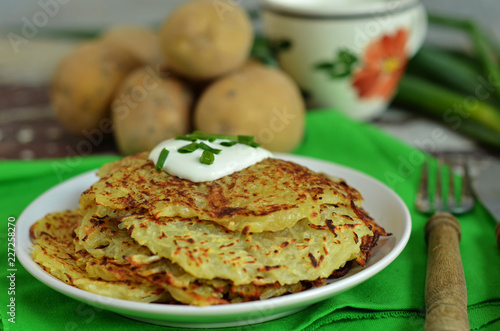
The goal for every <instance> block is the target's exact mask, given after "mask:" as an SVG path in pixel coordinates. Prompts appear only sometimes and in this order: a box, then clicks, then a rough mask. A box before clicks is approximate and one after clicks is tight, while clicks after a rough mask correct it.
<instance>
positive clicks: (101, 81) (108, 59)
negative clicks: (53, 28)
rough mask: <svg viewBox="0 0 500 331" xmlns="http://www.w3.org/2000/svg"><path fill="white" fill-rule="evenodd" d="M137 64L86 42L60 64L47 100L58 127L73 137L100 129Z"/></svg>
mask: <svg viewBox="0 0 500 331" xmlns="http://www.w3.org/2000/svg"><path fill="white" fill-rule="evenodd" d="M139 64H140V63H139V62H138V61H137V59H136V58H135V57H134V56H132V55H131V54H130V53H128V52H125V51H123V50H122V49H121V48H117V47H115V46H113V45H110V44H106V43H103V42H99V41H89V42H85V43H82V44H81V45H79V46H78V47H77V48H76V49H75V50H74V51H73V52H72V53H70V54H69V55H68V56H67V57H66V58H64V59H63V60H62V61H61V63H60V64H59V66H58V68H57V69H56V72H55V74H54V77H53V78H52V86H51V90H50V97H51V103H52V107H53V109H54V112H55V115H56V117H57V118H58V119H59V121H60V123H61V124H62V125H63V126H64V127H66V128H67V129H69V130H70V131H72V132H73V133H75V134H79V135H84V134H85V132H86V131H90V130H93V129H99V126H100V124H101V123H100V122H101V120H103V119H104V118H106V117H107V116H109V110H110V105H111V101H112V99H113V94H114V92H115V91H116V88H117V87H118V85H119V84H120V82H121V81H122V80H123V79H124V78H125V77H126V75H127V74H128V73H129V72H130V71H131V70H133V69H134V68H135V67H137V66H138V65H139Z"/></svg>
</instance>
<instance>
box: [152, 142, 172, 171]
mask: <svg viewBox="0 0 500 331" xmlns="http://www.w3.org/2000/svg"><path fill="white" fill-rule="evenodd" d="M168 153H169V151H168V149H166V148H164V149H162V150H161V152H160V156H159V157H158V162H156V166H155V170H156V171H160V170H161V168H163V165H164V164H165V161H166V160H167V156H168Z"/></svg>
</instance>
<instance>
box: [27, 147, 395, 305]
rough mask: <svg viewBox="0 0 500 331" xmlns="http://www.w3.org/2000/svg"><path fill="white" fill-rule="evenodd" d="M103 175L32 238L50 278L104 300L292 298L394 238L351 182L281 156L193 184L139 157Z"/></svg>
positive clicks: (193, 301) (189, 301) (202, 302)
mask: <svg viewBox="0 0 500 331" xmlns="http://www.w3.org/2000/svg"><path fill="white" fill-rule="evenodd" d="M98 175H99V176H100V177H101V178H100V180H99V181H98V182H96V183H95V184H93V185H92V186H91V187H90V188H89V189H87V190H86V191H85V192H83V193H82V195H81V198H80V206H79V208H78V209H76V210H73V211H64V212H57V213H52V214H49V215H47V216H46V217H45V218H43V219H41V220H39V221H38V222H37V223H35V224H34V225H33V226H32V228H31V237H32V238H33V241H34V242H35V247H34V250H33V259H34V261H36V262H37V263H38V264H40V265H41V266H42V267H43V268H44V269H45V270H46V271H47V272H49V273H50V274H52V275H53V276H55V277H57V278H59V279H61V280H62V281H64V282H66V283H67V284H69V285H72V286H75V287H78V288H81V289H83V290H86V291H89V292H93V293H97V294H101V295H105V296H111V297H115V298H120V299H126V300H133V301H141V302H164V303H178V304H190V305H198V306H206V305H214V304H229V303H236V302H245V301H251V300H262V299H267V298H270V297H273V296H279V295H285V294H289V293H296V292H299V291H302V290H304V289H307V288H310V287H314V286H321V285H323V284H325V281H326V280H327V279H328V278H332V277H339V276H342V275H344V274H345V273H346V272H348V270H349V268H350V265H351V263H352V262H355V263H358V264H360V265H362V266H363V265H364V264H365V263H366V260H367V259H368V257H369V255H370V252H371V250H372V249H373V247H374V246H375V245H376V243H377V240H378V238H379V236H383V235H388V234H387V233H386V231H385V230H384V229H383V228H382V227H380V226H379V225H377V223H376V222H375V221H374V220H373V219H372V218H371V217H370V216H369V215H368V214H367V213H366V212H365V211H364V210H363V209H362V208H361V202H362V196H361V194H360V193H359V192H358V191H357V190H356V189H354V188H352V187H350V186H349V185H348V184H347V183H346V182H345V181H343V180H341V179H338V178H335V177H330V176H327V175H325V174H321V173H316V172H313V171H311V170H309V169H307V168H305V167H303V166H300V165H298V164H295V163H293V162H288V161H283V160H279V159H274V158H267V159H264V160H263V161H261V162H258V163H256V164H254V165H251V166H249V167H248V168H246V169H244V170H241V171H238V172H235V173H233V174H231V175H228V176H225V177H222V178H220V179H217V180H213V181H207V182H192V181H189V180H185V179H181V178H178V177H175V176H171V175H169V174H168V173H166V172H164V171H156V170H155V165H154V163H153V162H152V161H150V160H149V159H148V157H147V153H141V154H137V155H134V156H129V157H125V158H123V159H122V160H119V161H116V162H113V163H109V164H106V165H104V166H103V167H102V168H101V169H100V170H99V172H98Z"/></svg>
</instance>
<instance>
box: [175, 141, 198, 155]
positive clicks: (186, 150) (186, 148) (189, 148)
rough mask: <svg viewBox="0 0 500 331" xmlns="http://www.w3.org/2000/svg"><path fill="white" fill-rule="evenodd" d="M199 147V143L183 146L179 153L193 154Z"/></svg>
mask: <svg viewBox="0 0 500 331" xmlns="http://www.w3.org/2000/svg"><path fill="white" fill-rule="evenodd" d="M198 147H199V145H198V143H194V142H193V143H191V144H188V145H185V146H182V147H181V148H179V149H178V150H177V152H179V153H181V154H187V153H192V152H194V151H195V150H197V149H198Z"/></svg>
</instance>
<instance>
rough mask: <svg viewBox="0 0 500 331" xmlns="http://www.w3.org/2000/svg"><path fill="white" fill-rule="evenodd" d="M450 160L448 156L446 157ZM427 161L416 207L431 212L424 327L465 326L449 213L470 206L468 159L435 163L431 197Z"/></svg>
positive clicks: (455, 230) (456, 226) (456, 233)
mask: <svg viewBox="0 0 500 331" xmlns="http://www.w3.org/2000/svg"><path fill="white" fill-rule="evenodd" d="M446 161H450V160H448V159H447V160H446ZM458 168H461V169H462V180H461V184H462V185H461V188H460V194H459V196H458V198H457V194H456V193H458V192H456V190H455V188H456V186H455V183H456V182H455V173H456V170H457V169H458ZM429 169H430V166H429V161H426V163H424V165H423V169H422V175H421V178H420V183H419V189H418V193H417V197H416V201H415V204H416V207H417V210H418V211H420V212H421V213H425V214H429V213H433V212H434V214H433V215H432V216H431V217H430V218H429V220H428V221H427V223H426V225H425V239H426V241H427V244H428V257H427V274H426V282H425V306H426V317H425V329H426V330H469V319H468V315H467V288H466V285H465V277H464V271H463V267H462V259H461V257H460V249H459V242H460V237H461V228H460V223H459V222H458V220H457V219H456V218H455V216H453V215H452V214H463V213H466V212H468V211H470V210H471V209H472V208H473V206H474V197H473V194H472V189H471V187H470V178H469V168H468V163H467V162H465V161H464V160H463V159H461V162H459V163H457V161H456V159H455V158H452V159H451V166H449V167H447V166H446V165H445V164H444V162H443V160H439V161H438V162H437V165H436V170H437V171H436V172H435V173H436V176H435V178H436V184H435V190H434V191H435V194H434V197H432V195H431V194H430V192H429V188H431V187H432V186H430V178H431V177H430V176H429ZM446 171H447V172H448V180H447V186H448V194H447V196H444V193H445V191H444V190H443V185H444V184H445V183H444V181H443V178H444V173H445V172H446Z"/></svg>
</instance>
